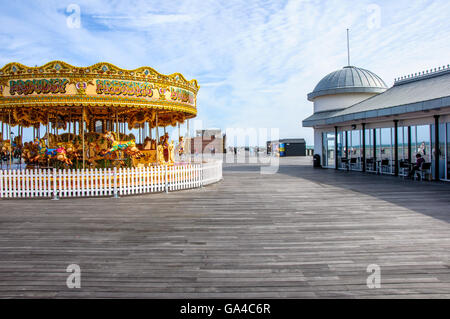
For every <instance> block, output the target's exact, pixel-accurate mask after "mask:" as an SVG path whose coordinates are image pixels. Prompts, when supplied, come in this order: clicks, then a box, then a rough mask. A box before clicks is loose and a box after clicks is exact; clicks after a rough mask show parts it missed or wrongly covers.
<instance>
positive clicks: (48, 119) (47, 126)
mask: <svg viewBox="0 0 450 319" xmlns="http://www.w3.org/2000/svg"><path fill="white" fill-rule="evenodd" d="M49 126H50V115H49V114H48V113H47V125H46V130H47V132H45V135H47V141H46V144H47V147H48V144H49V143H48V140H49V134H50V128H49Z"/></svg>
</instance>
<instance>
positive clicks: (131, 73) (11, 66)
mask: <svg viewBox="0 0 450 319" xmlns="http://www.w3.org/2000/svg"><path fill="white" fill-rule="evenodd" d="M45 75H51V76H55V75H64V76H66V77H75V78H77V77H80V76H81V77H82V78H98V77H99V76H101V77H102V78H115V79H122V80H147V81H149V80H150V81H151V82H153V83H157V84H166V85H174V86H179V87H183V88H185V89H188V90H192V92H193V93H197V91H198V90H199V88H200V86H199V85H198V83H197V80H195V79H193V80H190V81H188V80H186V78H185V77H184V76H183V75H182V74H180V73H173V74H170V75H164V74H161V73H159V72H157V71H156V70H155V69H153V68H151V67H148V66H143V67H139V68H137V69H133V70H127V69H122V68H119V67H117V66H115V65H113V64H111V63H108V62H99V63H96V64H94V65H91V66H87V67H76V66H73V65H71V64H68V63H66V62H63V61H51V62H48V63H46V64H44V65H42V66H36V67H29V66H26V65H23V64H21V63H17V62H12V63H8V64H6V65H5V66H4V67H3V68H1V69H0V77H1V78H4V79H7V80H9V79H10V78H17V77H22V78H25V77H31V78H40V77H43V76H45Z"/></svg>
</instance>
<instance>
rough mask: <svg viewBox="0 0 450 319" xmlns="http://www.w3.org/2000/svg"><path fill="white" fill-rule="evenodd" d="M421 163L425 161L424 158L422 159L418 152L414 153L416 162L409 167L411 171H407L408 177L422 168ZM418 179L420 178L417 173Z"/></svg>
mask: <svg viewBox="0 0 450 319" xmlns="http://www.w3.org/2000/svg"><path fill="white" fill-rule="evenodd" d="M423 163H425V160H424V159H423V157H422V155H421V154H420V153H417V154H416V164H414V166H413V167H412V168H411V171H410V172H409V175H408V177H411V178H413V177H414V174H416V173H417V171H419V170H420V169H421V168H422V165H423ZM417 177H418V179H419V180H420V175H419V174H417Z"/></svg>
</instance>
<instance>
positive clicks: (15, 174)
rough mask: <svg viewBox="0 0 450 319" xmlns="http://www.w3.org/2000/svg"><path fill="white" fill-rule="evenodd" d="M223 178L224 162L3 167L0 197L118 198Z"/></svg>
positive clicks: (0, 180)
mask: <svg viewBox="0 0 450 319" xmlns="http://www.w3.org/2000/svg"><path fill="white" fill-rule="evenodd" d="M221 179H222V162H221V161H214V162H207V163H193V164H180V165H174V166H152V167H141V168H119V169H115V168H106V169H85V170H82V169H68V170H60V169H49V170H45V169H24V170H0V198H53V199H59V198H64V197H96V196H114V197H118V196H124V195H134V194H145V193H153V192H169V191H176V190H183V189H190V188H198V187H202V186H204V185H208V184H212V183H215V182H217V181H219V180H221Z"/></svg>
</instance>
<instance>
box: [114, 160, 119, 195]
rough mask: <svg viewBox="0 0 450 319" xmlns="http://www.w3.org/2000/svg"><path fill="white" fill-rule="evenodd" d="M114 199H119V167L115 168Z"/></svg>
mask: <svg viewBox="0 0 450 319" xmlns="http://www.w3.org/2000/svg"><path fill="white" fill-rule="evenodd" d="M113 176H114V198H119V194H118V193H117V167H114V175H113Z"/></svg>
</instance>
